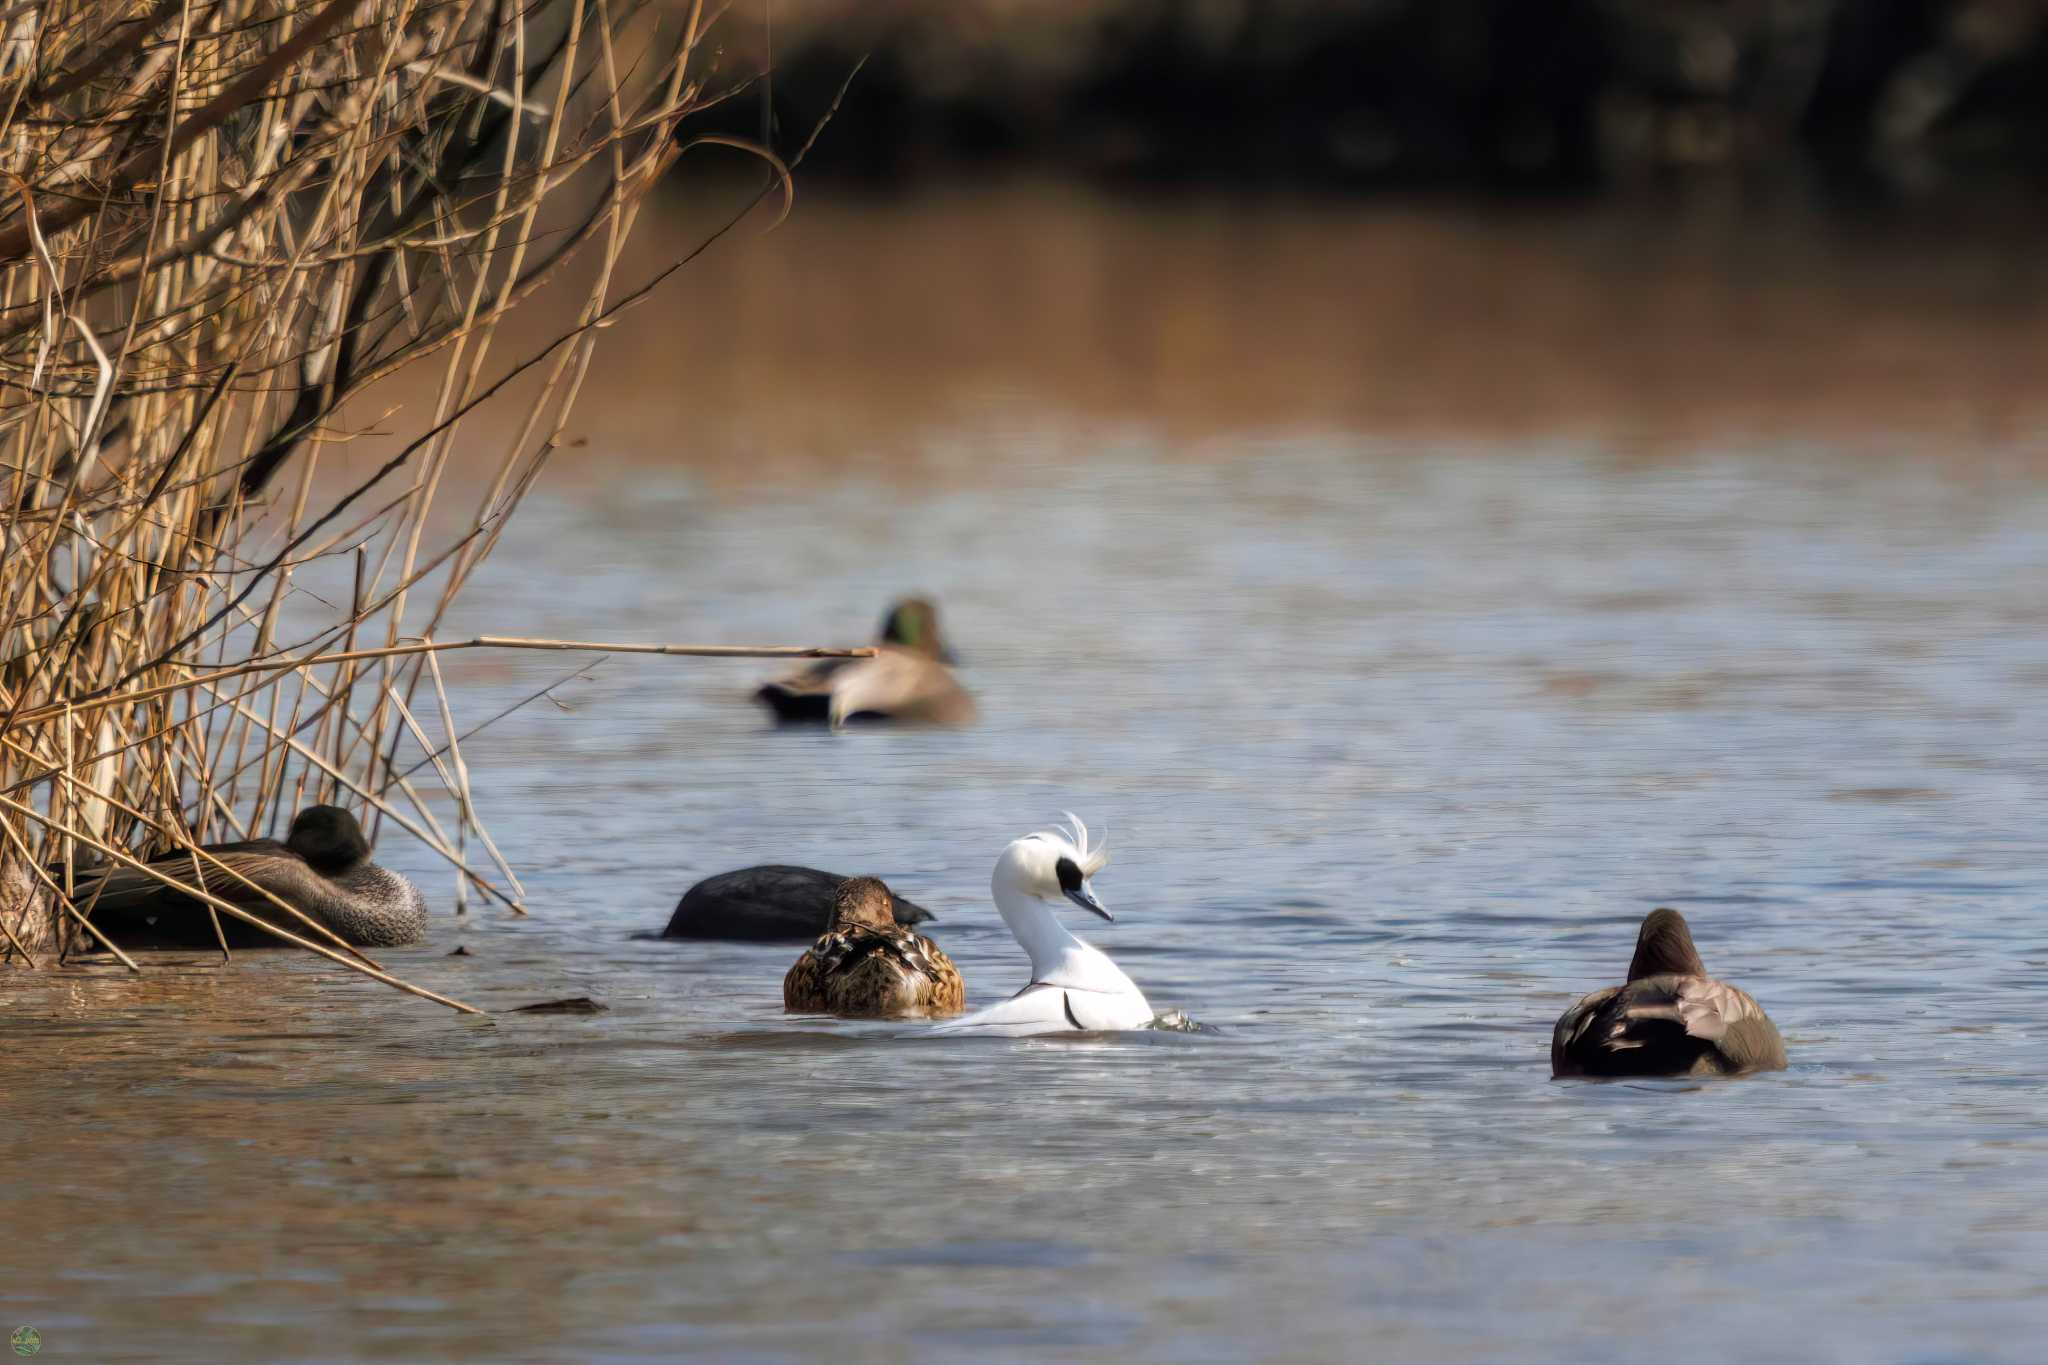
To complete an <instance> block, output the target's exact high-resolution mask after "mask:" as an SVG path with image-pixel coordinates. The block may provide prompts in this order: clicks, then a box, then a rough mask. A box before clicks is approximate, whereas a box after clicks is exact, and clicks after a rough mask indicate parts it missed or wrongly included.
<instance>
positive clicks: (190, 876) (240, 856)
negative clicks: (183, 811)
mask: <svg viewBox="0 0 2048 1365" xmlns="http://www.w3.org/2000/svg"><path fill="white" fill-rule="evenodd" d="M202 848H203V849H204V850H205V852H207V853H208V854H210V855H212V857H213V858H215V859H218V860H219V862H220V864H221V866H225V867H227V868H231V869H233V870H234V872H236V873H239V874H240V875H241V877H246V878H248V879H249V880H250V881H252V882H255V883H256V884H257V885H258V886H264V887H268V888H270V889H271V890H273V891H275V892H276V893H277V894H278V895H280V896H282V897H284V898H285V899H286V900H290V899H292V895H293V893H294V892H297V893H301V894H303V893H304V892H305V891H306V890H307V889H308V888H309V887H310V886H313V885H316V884H317V883H318V882H319V880H320V879H319V876H318V874H317V873H315V872H314V871H313V869H312V868H310V867H308V866H307V865H306V860H305V859H303V858H301V857H300V856H299V855H298V854H296V853H294V852H292V851H291V850H290V849H289V848H286V847H285V846H284V845H283V844H281V843H279V842H278V841H277V840H275V839H249V840H244V841H242V842H239V843H232V844H206V845H202ZM197 861H198V864H199V866H198V869H197V870H196V871H195V870H194V868H193V862H194V859H193V857H192V855H191V854H190V853H168V854H165V855H164V856H163V857H161V858H152V859H150V860H149V862H148V863H147V864H146V866H148V867H149V868H150V869H152V870H153V871H156V872H159V873H161V874H163V875H164V876H168V877H175V878H176V879H177V880H179V881H181V882H186V883H194V882H197V884H198V885H200V886H201V887H203V888H204V889H205V890H206V891H208V892H210V893H211V894H213V895H215V896H218V897H220V898H221V899H222V900H224V901H229V902H231V903H233V904H235V905H243V904H249V903H263V904H268V902H267V901H265V900H264V897H263V896H262V895H261V894H260V893H259V892H257V891H254V890H252V889H251V888H250V887H248V886H247V885H245V884H244V883H243V882H242V880H241V879H240V877H237V876H234V875H231V874H230V873H228V872H225V871H222V870H221V867H220V866H216V865H215V864H214V863H213V862H212V861H210V860H208V859H206V858H201V859H198V860H197ZM73 886H74V888H75V891H74V894H73V897H72V899H73V900H74V901H76V902H77V903H78V905H79V906H81V907H84V906H88V905H89V906H91V907H92V908H93V914H94V917H95V919H97V917H98V915H99V913H100V912H101V911H107V912H111V913H125V912H129V911H145V912H149V913H159V912H161V911H164V910H171V909H188V908H191V907H194V906H197V905H199V904H200V903H201V902H199V901H198V900H196V899H194V898H193V897H191V896H188V895H186V894H185V893H184V892H182V891H179V890H178V889H177V888H176V887H172V886H166V885H165V884H164V883H163V882H161V881H159V880H158V879H157V878H155V877H152V876H150V875H149V874H148V873H147V872H144V871H142V870H141V869H140V868H135V867H127V866H120V867H113V866H106V865H102V866H100V867H97V868H94V869H91V870H90V871H89V872H87V871H81V872H77V873H74V878H73Z"/></svg>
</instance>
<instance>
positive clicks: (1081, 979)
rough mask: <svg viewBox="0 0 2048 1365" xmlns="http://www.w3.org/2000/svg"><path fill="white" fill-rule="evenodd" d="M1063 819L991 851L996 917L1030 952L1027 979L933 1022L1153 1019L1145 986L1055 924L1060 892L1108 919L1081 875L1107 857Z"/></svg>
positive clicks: (987, 1025)
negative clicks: (1062, 824)
mask: <svg viewBox="0 0 2048 1365" xmlns="http://www.w3.org/2000/svg"><path fill="white" fill-rule="evenodd" d="M1067 821H1068V827H1067V828H1066V829H1063V830H1048V831H1045V832H1043V833H1039V834H1027V835H1025V836H1024V837H1023V838H1021V839H1018V840H1016V841H1014V842H1013V843H1011V844H1010V846H1009V847H1008V848H1006V849H1004V850H1003V856H1002V857H1000V858H998V859H996V870H995V875H994V876H993V877H992V878H991V879H990V882H989V893H990V894H991V895H992V896H993V897H994V898H995V902H996V909H997V910H999V911H1001V912H1002V916H1003V923H1005V924H1007V925H1009V926H1010V932H1011V933H1012V934H1014V935H1016V937H1017V942H1018V943H1019V944H1020V945H1021V946H1022V947H1023V949H1024V951H1025V952H1026V953H1028V954H1029V955H1030V957H1031V981H1030V984H1028V985H1026V986H1025V987H1024V989H1023V990H1021V991H1019V992H1017V994H1015V995H1013V996H1011V997H1010V998H1009V999H1008V1000H1005V1001H1003V1002H1002V1003H1001V1004H998V1005H991V1006H989V1007H988V1008H987V1009H983V1010H977V1011H975V1012H974V1013H973V1014H970V1015H968V1016H967V1017H966V1018H964V1019H958V1020H955V1021H953V1022H952V1023H949V1024H941V1025H939V1028H940V1029H941V1030H944V1031H946V1032H976V1033H988V1034H995V1035H998V1036H1001V1037H1007V1038H1021V1037H1026V1036H1029V1035H1032V1034H1039V1033H1069V1032H1076V1031H1094V1030H1116V1029H1138V1028H1145V1027H1147V1026H1148V1025H1150V1024H1151V1023H1152V1021H1153V1013H1152V1006H1151V1005H1150V1004H1149V1003H1147V1002H1146V1000H1145V993H1144V992H1143V991H1141V990H1139V989H1138V987H1137V985H1136V984H1135V983H1133V982H1132V980H1131V979H1130V978H1129V977H1127V976H1125V975H1124V974H1123V973H1122V972H1121V971H1119V970H1117V965H1116V964H1115V963H1114V962H1111V961H1110V960H1109V958H1108V957H1106V956H1105V955H1104V954H1103V953H1101V952H1100V951H1098V950H1097V949H1095V948H1092V947H1090V946H1089V945H1088V944H1086V943H1083V942H1082V941H1081V940H1080V939H1078V938H1076V937H1075V936H1074V935H1072V934H1070V933H1068V932H1067V931H1066V929H1065V928H1063V927H1062V926H1061V924H1060V922H1059V920H1058V919H1056V918H1054V916H1053V913H1052V905H1053V904H1054V903H1056V902H1058V901H1060V900H1063V899H1064V900H1068V901H1071V902H1073V903H1074V904H1075V905H1078V906H1080V907H1081V908H1082V909H1084V910H1086V911H1088V912H1089V913H1090V914H1093V915H1100V916H1101V917H1102V918H1103V919H1105V920H1109V921H1110V922H1111V923H1115V922H1116V921H1115V917H1114V916H1112V915H1111V914H1110V913H1109V911H1108V910H1106V909H1104V908H1103V905H1102V902H1101V901H1100V900H1098V899H1097V898H1096V895H1095V888H1094V886H1093V885H1092V884H1091V883H1090V882H1089V878H1091V877H1093V876H1094V875H1095V874H1096V873H1097V872H1100V871H1101V870H1102V867H1103V865H1104V864H1105V863H1107V862H1108V861H1109V851H1108V850H1107V849H1106V848H1104V847H1103V846H1102V845H1101V844H1099V843H1098V844H1096V845H1095V846H1093V847H1092V848H1091V847H1090V846H1089V843H1088V827H1087V826H1086V825H1084V824H1082V823H1081V821H1080V818H1079V817H1078V816H1075V815H1073V814H1069V815H1068V816H1067Z"/></svg>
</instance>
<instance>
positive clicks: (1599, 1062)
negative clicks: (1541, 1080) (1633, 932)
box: [1550, 909, 1786, 1076]
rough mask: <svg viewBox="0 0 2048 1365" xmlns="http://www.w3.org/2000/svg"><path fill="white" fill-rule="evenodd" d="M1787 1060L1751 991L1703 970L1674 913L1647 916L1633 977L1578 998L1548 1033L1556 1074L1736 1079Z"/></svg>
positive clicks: (1631, 966)
mask: <svg viewBox="0 0 2048 1365" xmlns="http://www.w3.org/2000/svg"><path fill="white" fill-rule="evenodd" d="M1785 1064H1786V1062H1785V1043H1784V1040H1783V1039H1782V1038H1781V1037H1780V1036H1779V1034H1778V1029H1777V1025H1775V1024H1773V1023H1772V1022H1771V1020H1770V1016H1768V1015H1767V1014H1765V1013H1764V1010H1763V1007H1762V1006H1761V1005H1759V1004H1757V1002H1756V999H1755V997H1753V996H1751V995H1750V994H1749V993H1748V992H1746V991H1743V990H1741V989H1738V988H1737V987H1735V986H1732V985H1729V984H1728V983H1727V982H1725V981H1716V980H1715V979H1714V978H1712V977H1710V976H1708V975H1707V973H1706V967H1705V966H1704V965H1703V964H1702V963H1701V961H1700V956H1699V952H1698V950H1697V949H1696V948H1694V947H1693V942H1692V933H1691V931H1690V929H1689V928H1688V927H1687V925H1686V923H1685V919H1684V917H1683V916H1681V915H1680V914H1679V913H1678V912H1677V911H1675V910H1664V909H1659V910H1654V911H1652V912H1651V913H1650V914H1649V916H1648V917H1646V918H1645V919H1644V921H1643V927H1642V930H1641V932H1640V933H1639V934H1638V935H1637V936H1636V952H1635V957H1634V958H1633V959H1632V960H1631V961H1630V963H1629V979H1628V980H1627V981H1626V982H1624V983H1623V984H1622V985H1619V986H1609V987H1607V988H1606V989H1604V990H1598V991H1594V992H1592V993H1591V994H1590V995H1586V996H1584V997H1582V998H1581V999H1580V1000H1579V1001H1578V1002H1577V1003H1576V1004H1574V1005H1573V1006H1572V1007H1571V1008H1570V1009H1568V1010H1566V1011H1565V1012H1564V1016H1563V1017H1562V1018H1561V1019H1559V1020H1558V1021H1557V1027H1556V1028H1555V1029H1553V1030H1552V1032H1551V1039H1550V1070H1551V1074H1552V1075H1553V1076H1732V1075H1739V1074H1741V1073H1743V1072H1747V1071H1778V1070H1783V1069H1784V1067H1785Z"/></svg>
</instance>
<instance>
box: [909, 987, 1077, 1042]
mask: <svg viewBox="0 0 2048 1365" xmlns="http://www.w3.org/2000/svg"><path fill="white" fill-rule="evenodd" d="M1070 994H1072V992H1069V991H1067V990H1065V989H1064V988H1062V987H1059V986H1048V985H1046V984H1045V983H1044V982H1033V983H1032V984H1031V985H1029V986H1026V987H1025V988H1024V989H1023V990H1021V991H1018V992H1017V993H1016V994H1015V995H1013V996H1011V997H1010V998H1009V999H1008V1000H1003V1001H1000V1002H998V1003H996V1004H993V1005H989V1006H987V1007H986V1008H983V1009H978V1010H976V1011H975V1012H974V1013H972V1014H970V1015H966V1016H965V1017H963V1018H959V1019H954V1020H950V1021H948V1022H946V1023H943V1024H938V1025H935V1026H934V1027H933V1030H932V1031H933V1032H935V1033H978V1034H984V1035H986V1036H988V1037H991V1038H1029V1037H1031V1036H1032V1035H1034V1034H1039V1033H1072V1032H1074V1031H1076V1030H1078V1029H1079V1028H1080V1027H1081V1024H1080V1022H1079V1021H1078V1020H1077V1019H1076V1018H1075V1017H1074V1016H1073V1015H1072V1014H1071V1013H1070V1012H1069V1011H1068V1009H1067V997H1068V996H1069V995H1070Z"/></svg>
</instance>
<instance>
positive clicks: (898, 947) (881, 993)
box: [825, 930, 966, 1016]
mask: <svg viewBox="0 0 2048 1365" xmlns="http://www.w3.org/2000/svg"><path fill="white" fill-rule="evenodd" d="M835 937H836V936H835ZM845 937H846V938H848V939H849V940H850V943H849V945H848V947H847V949H846V951H845V952H844V953H843V954H842V955H841V956H840V958H839V960H838V961H837V962H836V963H835V965H834V969H833V971H832V974H831V976H830V977H829V978H828V979H827V981H826V986H825V990H826V998H827V999H828V1000H829V1001H830V1002H831V1005H832V1008H833V1010H834V1012H835V1013H839V1014H852V1015H887V1014H929V1015H941V1016H942V1015H948V1014H958V1013H959V1012H960V1009H961V1007H962V1005H964V1004H965V1003H966V990H965V988H964V987H963V985H962V984H961V981H960V972H959V969H958V968H956V967H954V965H953V961H952V959H951V958H949V957H947V956H946V954H945V952H944V950H942V949H941V948H940V947H939V946H938V945H937V944H936V943H933V942H932V941H931V940H930V939H928V938H925V937H923V936H922V935H919V934H911V933H905V932H901V931H898V932H895V933H889V932H882V931H876V930H866V931H855V932H853V933H850V934H848V935H845Z"/></svg>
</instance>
